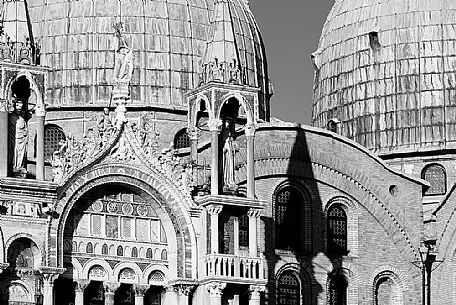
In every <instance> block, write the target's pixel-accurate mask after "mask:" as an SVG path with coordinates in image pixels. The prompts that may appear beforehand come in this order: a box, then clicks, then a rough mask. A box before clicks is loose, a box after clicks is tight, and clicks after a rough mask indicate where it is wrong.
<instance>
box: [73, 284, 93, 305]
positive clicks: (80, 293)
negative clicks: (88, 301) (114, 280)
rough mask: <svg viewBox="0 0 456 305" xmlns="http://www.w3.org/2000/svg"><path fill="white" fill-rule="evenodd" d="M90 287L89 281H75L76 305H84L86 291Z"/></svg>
mask: <svg viewBox="0 0 456 305" xmlns="http://www.w3.org/2000/svg"><path fill="white" fill-rule="evenodd" d="M88 285H89V281H88V280H77V281H75V289H74V294H75V296H74V305H84V290H85V289H86V288H87V286H88Z"/></svg>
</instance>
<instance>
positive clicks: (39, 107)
mask: <svg viewBox="0 0 456 305" xmlns="http://www.w3.org/2000/svg"><path fill="white" fill-rule="evenodd" d="M35 115H36V116H42V117H44V116H46V106H45V105H44V104H36V106H35Z"/></svg>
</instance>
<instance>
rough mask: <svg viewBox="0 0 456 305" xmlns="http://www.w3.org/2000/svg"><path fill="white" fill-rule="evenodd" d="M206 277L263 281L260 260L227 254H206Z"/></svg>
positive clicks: (261, 261) (261, 262)
mask: <svg viewBox="0 0 456 305" xmlns="http://www.w3.org/2000/svg"><path fill="white" fill-rule="evenodd" d="M205 263H206V277H208V278H215V277H217V278H220V277H222V278H223V277H226V278H230V279H232V280H234V279H253V280H263V279H264V269H263V259H262V258H252V257H241V256H236V255H229V254H208V255H206V257H205Z"/></svg>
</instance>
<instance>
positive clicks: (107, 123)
mask: <svg viewBox="0 0 456 305" xmlns="http://www.w3.org/2000/svg"><path fill="white" fill-rule="evenodd" d="M97 125H98V133H99V134H100V138H101V140H102V142H103V143H104V142H106V140H107V139H108V138H109V135H110V132H111V130H112V129H113V125H112V121H111V117H110V115H109V109H108V108H104V109H103V114H102V115H101V116H100V117H98V119H97Z"/></svg>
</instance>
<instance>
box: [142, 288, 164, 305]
mask: <svg viewBox="0 0 456 305" xmlns="http://www.w3.org/2000/svg"><path fill="white" fill-rule="evenodd" d="M162 293H163V287H160V286H151V287H150V288H149V289H148V290H147V292H146V294H145V295H144V305H161V299H162Z"/></svg>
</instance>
